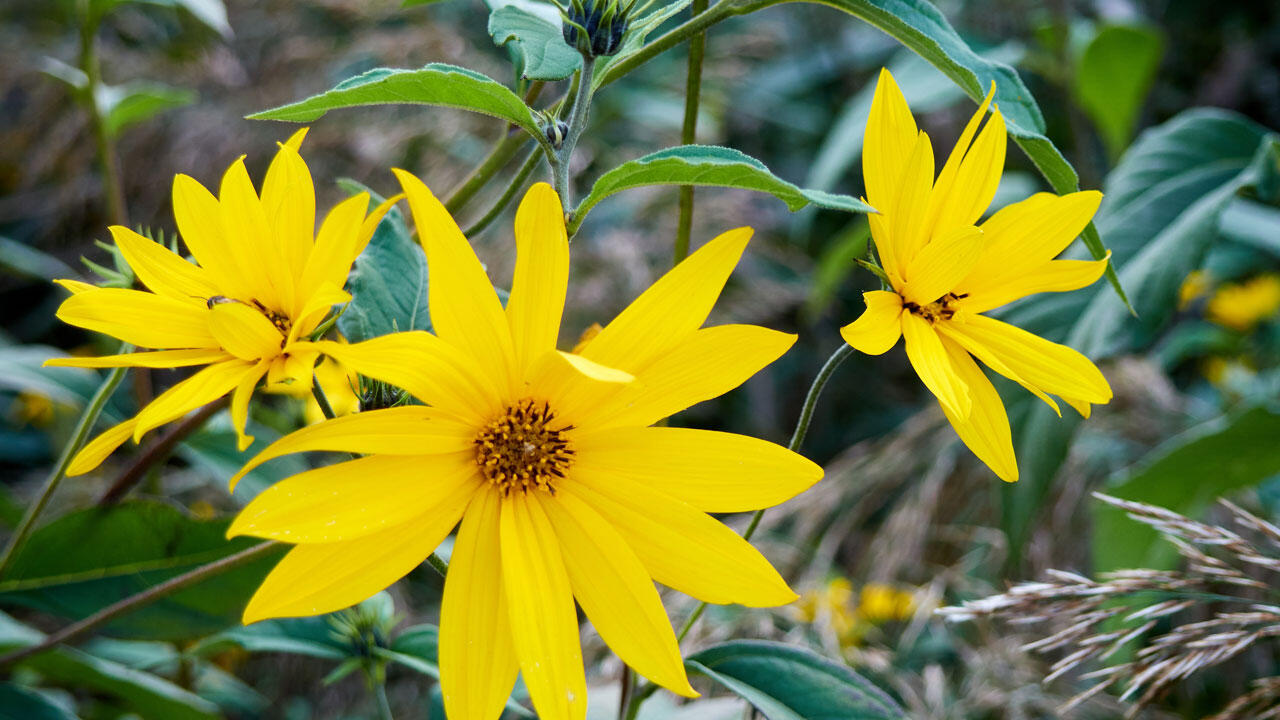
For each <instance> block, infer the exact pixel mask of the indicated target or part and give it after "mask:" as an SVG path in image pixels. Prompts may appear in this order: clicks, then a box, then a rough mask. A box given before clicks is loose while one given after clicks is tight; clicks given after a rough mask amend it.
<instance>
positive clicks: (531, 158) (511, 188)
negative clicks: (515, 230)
mask: <svg viewBox="0 0 1280 720" xmlns="http://www.w3.org/2000/svg"><path fill="white" fill-rule="evenodd" d="M538 150H539V149H538V148H536V147H535V148H532V149H530V150H529V154H528V156H526V157H525V159H524V162H523V163H522V164H521V165H520V169H519V170H518V171H516V175H515V177H514V178H512V179H511V184H510V185H508V186H507V189H506V191H504V192H503V193H502V197H500V198H498V202H496V203H494V205H493V207H491V208H489V212H487V213H485V214H484V217H482V218H480V219H479V220H477V221H475V222H474V223H472V224H471V226H470V227H468V228H467V229H466V230H463V231H462V234H463V235H465V236H466V237H468V238H470V237H472V236H473V235H476V234H478V233H479V232H481V231H482V230H484V229H485V228H487V227H489V224H490V223H492V222H493V221H494V220H497V219H498V216H499V215H501V214H502V211H503V210H505V209H506V208H507V206H508V205H510V204H511V200H512V198H514V197H515V196H516V193H518V192H520V189H521V188H523V187H524V184H525V182H527V181H528V180H529V176H530V175H531V174H533V170H534V168H536V167H538V162H539V161H541V160H542V154H541V153H539V152H538Z"/></svg>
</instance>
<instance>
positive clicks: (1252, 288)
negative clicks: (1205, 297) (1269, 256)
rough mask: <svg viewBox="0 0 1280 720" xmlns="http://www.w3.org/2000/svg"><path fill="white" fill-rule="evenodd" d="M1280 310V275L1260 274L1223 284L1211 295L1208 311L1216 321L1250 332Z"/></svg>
mask: <svg viewBox="0 0 1280 720" xmlns="http://www.w3.org/2000/svg"><path fill="white" fill-rule="evenodd" d="M1277 310H1280V275H1276V274H1268V275H1259V276H1258V277H1256V278H1253V279H1252V280H1248V281H1246V282H1243V283H1233V284H1230V285H1224V286H1222V287H1221V288H1219V289H1218V291H1217V292H1216V293H1214V294H1213V297H1211V298H1209V306H1208V308H1206V312H1207V314H1208V316H1209V319H1210V320H1212V321H1213V322H1215V323H1217V324H1219V325H1222V326H1223V327H1229V328H1231V329H1232V330H1238V331H1240V332H1248V331H1250V330H1252V329H1253V328H1255V327H1257V325H1258V323H1261V322H1262V321H1263V320H1268V319H1270V318H1273V317H1275V315H1276V311H1277Z"/></svg>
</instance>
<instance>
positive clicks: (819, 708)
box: [685, 640, 906, 720]
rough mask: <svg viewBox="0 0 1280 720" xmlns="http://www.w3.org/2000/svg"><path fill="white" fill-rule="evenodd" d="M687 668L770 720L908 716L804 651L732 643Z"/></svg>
mask: <svg viewBox="0 0 1280 720" xmlns="http://www.w3.org/2000/svg"><path fill="white" fill-rule="evenodd" d="M685 667H686V668H687V669H688V670H689V671H690V672H693V673H702V674H704V675H706V676H708V677H710V678H711V679H713V680H715V681H716V682H719V683H721V684H722V685H724V686H725V687H726V688H728V689H729V690H732V691H733V692H734V693H736V694H738V695H740V696H741V697H742V698H743V699H745V700H746V701H747V702H749V703H751V704H752V705H753V706H754V707H755V708H756V709H757V710H759V711H760V712H761V713H763V714H764V716H765V717H767V718H768V719H769V720H888V719H890V718H905V717H906V713H905V712H904V711H903V710H902V708H900V707H899V706H898V704H897V703H895V702H894V701H893V699H892V698H890V697H889V696H888V695H886V694H885V693H884V691H882V690H880V689H879V688H877V687H876V686H875V685H873V684H871V682H870V681H868V680H867V679H866V678H863V677H862V676H861V675H858V674H857V673H855V672H854V671H852V670H850V669H849V667H848V666H846V665H844V664H841V663H835V662H832V661H830V660H827V659H826V658H824V657H822V656H820V655H818V654H816V653H814V652H812V651H810V650H807V649H804V648H800V647H795V646H792V645H786V644H783V643H777V642H769V641H764V640H734V641H730V642H727V643H724V644H722V645H716V646H714V647H710V648H707V649H706V650H703V651H701V652H698V653H695V654H693V655H690V656H689V658H688V659H687V660H686V661H685Z"/></svg>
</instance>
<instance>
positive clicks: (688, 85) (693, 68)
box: [674, 0, 707, 265]
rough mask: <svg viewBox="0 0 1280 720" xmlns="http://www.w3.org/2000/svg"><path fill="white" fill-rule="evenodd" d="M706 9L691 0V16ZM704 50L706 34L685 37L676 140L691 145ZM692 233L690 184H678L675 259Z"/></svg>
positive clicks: (684, 250) (686, 251) (680, 256)
mask: <svg viewBox="0 0 1280 720" xmlns="http://www.w3.org/2000/svg"><path fill="white" fill-rule="evenodd" d="M706 9H707V0H693V7H692V8H691V10H692V12H693V17H695V18H696V17H697V16H698V15H701V14H702V13H703V12H705V11H706ZM706 51H707V34H706V33H705V32H700V33H698V34H697V35H694V36H693V37H692V38H690V39H689V71H688V74H687V75H686V76H685V82H684V126H683V127H682V128H681V130H680V142H681V143H682V144H684V145H692V144H693V143H695V142H697V141H698V101H699V100H700V99H701V95H702V58H703V57H704V56H705V55H706ZM692 234H693V186H692V185H681V186H680V218H679V221H678V222H677V223H676V247H675V258H674V260H675V262H674V264H676V265H678V264H680V261H681V260H684V259H685V258H686V257H688V255H689V238H690V236H691V235H692Z"/></svg>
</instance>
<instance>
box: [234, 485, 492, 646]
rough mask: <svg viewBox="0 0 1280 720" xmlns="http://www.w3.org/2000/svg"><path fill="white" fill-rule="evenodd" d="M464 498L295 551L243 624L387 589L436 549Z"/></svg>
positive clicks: (337, 605) (315, 611) (315, 610)
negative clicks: (355, 535)
mask: <svg viewBox="0 0 1280 720" xmlns="http://www.w3.org/2000/svg"><path fill="white" fill-rule="evenodd" d="M469 499H470V497H469V496H467V495H461V494H460V495H458V496H455V497H450V498H448V499H447V500H446V501H444V502H442V503H441V504H439V505H437V506H435V507H433V508H431V509H430V510H429V511H428V512H425V513H423V514H422V516H421V517H418V518H415V519H413V520H412V521H410V522H407V523H405V524H403V525H398V526H395V527H391V528H387V529H386V530H383V531H381V532H376V533H372V534H370V535H365V536H364V537H361V538H359V539H356V540H348V541H346V542H337V543H321V544H317V545H299V546H297V547H295V548H294V549H293V550H290V551H289V554H288V555H285V556H284V559H283V560H281V561H280V563H279V564H278V565H276V567H275V569H274V570H272V571H271V574H269V575H267V577H266V579H265V580H263V581H262V585H261V587H259V588H258V591H257V592H256V593H254V594H253V598H252V599H250V600H249V606H248V607H246V608H245V610H244V622H245V624H246V625H247V624H249V623H253V622H257V621H259V620H266V619H267V618H276V617H306V616H309V615H319V614H321V613H327V612H333V611H334V610H341V609H342V608H345V607H350V606H351V605H355V604H356V603H358V602H360V601H362V600H365V599H367V598H369V597H370V596H372V595H373V594H374V593H376V592H378V591H379V590H383V589H385V588H387V587H388V586H390V585H391V584H392V583H394V582H395V581H397V580H399V579H400V578H402V577H404V576H405V575H407V574H409V571H410V570H413V569H414V568H416V567H417V566H418V565H420V564H421V563H422V561H423V560H425V559H426V557H427V556H428V555H430V554H431V553H432V552H433V551H434V550H435V549H436V547H438V546H439V545H440V541H442V540H444V539H445V537H447V536H448V535H449V532H450V531H451V530H453V526H454V525H457V524H458V518H460V517H461V516H462V510H463V509H464V508H465V507H466V505H467V501H468V500H469Z"/></svg>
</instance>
